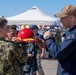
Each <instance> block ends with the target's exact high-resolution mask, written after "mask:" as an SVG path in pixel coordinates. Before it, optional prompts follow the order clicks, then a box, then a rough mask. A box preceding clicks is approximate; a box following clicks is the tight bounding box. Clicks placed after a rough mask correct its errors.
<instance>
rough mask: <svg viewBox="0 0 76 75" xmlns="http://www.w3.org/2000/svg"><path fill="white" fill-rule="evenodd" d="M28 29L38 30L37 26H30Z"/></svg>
mask: <svg viewBox="0 0 76 75" xmlns="http://www.w3.org/2000/svg"><path fill="white" fill-rule="evenodd" d="M29 28H30V29H36V28H37V29H38V26H37V25H30V27H29Z"/></svg>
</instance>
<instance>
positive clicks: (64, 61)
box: [44, 5, 76, 75]
mask: <svg viewBox="0 0 76 75" xmlns="http://www.w3.org/2000/svg"><path fill="white" fill-rule="evenodd" d="M64 12H65V13H64ZM67 13H68V14H67ZM55 16H56V17H59V18H60V21H61V22H62V23H63V26H65V28H69V31H68V32H66V33H65V37H64V41H63V42H61V43H59V44H56V43H55V42H54V41H53V39H52V37H51V33H50V31H46V32H45V33H44V39H45V41H46V46H47V48H48V50H49V53H50V54H51V55H52V56H53V57H54V58H56V59H58V70H57V75H76V7H74V6H72V5H67V6H65V7H64V8H63V9H62V11H61V12H60V13H59V14H55Z"/></svg>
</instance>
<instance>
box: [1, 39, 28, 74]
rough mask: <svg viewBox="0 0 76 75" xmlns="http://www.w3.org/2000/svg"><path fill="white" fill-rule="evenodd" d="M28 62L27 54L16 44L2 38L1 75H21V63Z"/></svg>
mask: <svg viewBox="0 0 76 75" xmlns="http://www.w3.org/2000/svg"><path fill="white" fill-rule="evenodd" d="M26 60H27V54H25V53H24V51H23V50H22V49H21V47H18V46H17V44H16V43H15V42H8V41H6V40H4V39H1V38H0V75H21V69H20V65H19V63H23V62H25V61H26Z"/></svg>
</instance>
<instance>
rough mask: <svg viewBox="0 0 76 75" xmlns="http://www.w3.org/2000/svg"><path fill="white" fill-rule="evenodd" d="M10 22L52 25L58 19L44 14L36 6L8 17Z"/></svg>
mask: <svg viewBox="0 0 76 75" xmlns="http://www.w3.org/2000/svg"><path fill="white" fill-rule="evenodd" d="M6 19H7V20H8V24H9V25H11V24H16V25H19V24H29V25H30V24H37V25H51V24H52V23H53V22H54V21H57V20H56V19H54V18H52V17H50V16H48V15H46V14H44V13H43V12H41V11H40V10H39V9H38V8H37V7H36V6H34V7H32V8H31V9H29V10H28V11H26V12H24V13H22V14H19V15H16V16H12V17H7V18H6Z"/></svg>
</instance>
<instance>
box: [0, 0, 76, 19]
mask: <svg viewBox="0 0 76 75" xmlns="http://www.w3.org/2000/svg"><path fill="white" fill-rule="evenodd" d="M67 4H72V5H74V6H76V0H0V16H2V15H4V16H5V17H11V16H15V15H18V14H21V13H23V12H25V11H27V10H28V9H30V8H32V7H33V6H37V7H38V8H39V9H40V10H41V11H42V12H44V13H45V14H47V15H50V16H51V17H53V18H55V17H54V14H55V13H58V12H60V11H61V9H62V7H63V6H65V5H67Z"/></svg>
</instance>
